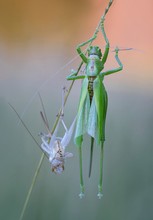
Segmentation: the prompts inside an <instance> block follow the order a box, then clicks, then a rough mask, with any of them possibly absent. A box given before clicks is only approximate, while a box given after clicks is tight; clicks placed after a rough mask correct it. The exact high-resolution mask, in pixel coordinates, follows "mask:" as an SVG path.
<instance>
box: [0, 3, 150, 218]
mask: <svg viewBox="0 0 153 220" xmlns="http://www.w3.org/2000/svg"><path fill="white" fill-rule="evenodd" d="M107 3H108V1H106V0H103V1H102V0H95V1H91V0H88V1H87V0H77V1H70V0H65V1H51V0H50V1H49V0H45V1H42V0H39V1H38V0H37V1H35V0H32V1H29V0H27V1H24V2H23V1H19V0H12V1H11V0H5V1H4V0H3V1H2V0H1V1H0V142H1V144H0V173H1V178H0V219H2V220H3V219H5V220H17V219H19V215H20V213H21V210H22V207H23V204H24V201H25V198H26V195H27V192H28V189H29V186H30V184H31V181H32V177H33V175H34V172H35V170H36V167H37V165H38V162H39V160H40V157H41V154H42V152H41V151H40V149H39V148H38V146H36V144H35V143H34V142H33V140H32V139H31V137H30V136H29V134H28V133H27V131H26V130H25V129H24V127H23V126H22V124H19V125H18V119H17V117H16V115H15V114H14V112H13V111H12V110H11V108H10V107H9V105H8V102H9V103H11V104H12V105H13V106H14V107H15V108H16V109H17V111H18V113H19V114H20V115H22V113H23V112H25V114H24V116H23V120H24V122H25V123H26V124H27V126H28V128H29V129H30V131H31V132H32V134H33V135H34V137H35V138H36V139H37V141H38V142H39V143H40V138H39V136H38V133H39V132H40V131H45V127H44V125H43V123H42V120H41V118H40V114H39V112H40V110H41V109H42V107H41V104H40V101H39V98H38V96H37V95H35V94H36V92H37V91H39V92H40V94H41V96H42V98H43V101H44V104H45V108H46V113H47V115H48V119H49V122H50V126H51V127H52V125H53V123H54V121H55V119H56V114H57V112H58V109H59V108H60V106H61V88H62V86H63V85H65V86H67V87H68V86H69V85H70V82H67V81H66V79H65V78H66V76H67V75H68V74H70V70H71V68H74V69H76V68H77V66H78V64H79V63H80V59H79V58H77V59H75V60H74V62H71V64H69V65H66V64H67V63H68V62H69V61H71V60H72V59H74V58H75V57H76V55H77V53H76V51H75V47H76V45H77V44H79V43H81V42H83V41H85V40H87V39H88V38H90V37H91V36H92V34H93V32H94V31H95V28H96V26H97V24H98V22H99V19H100V17H101V15H102V13H103V11H104V8H105V7H106V5H107ZM152 8H153V2H152V1H151V0H150V1H149V0H147V1H145V2H144V1H138V0H135V1H133V0H124V1H122V0H115V1H114V4H113V5H112V8H111V9H110V12H109V14H108V15H107V18H106V21H105V29H106V32H107V35H108V38H109V40H110V44H111V46H112V47H115V46H116V45H118V46H119V47H133V48H134V50H132V51H126V52H125V51H124V52H120V54H119V56H120V59H121V61H122V62H123V65H124V69H123V71H122V72H120V73H117V74H114V75H111V76H108V77H107V78H105V81H104V83H105V86H106V89H107V91H108V96H109V107H108V114H107V124H106V143H105V152H104V179H103V180H104V181H103V193H104V196H103V198H102V199H101V200H98V199H97V197H96V195H97V185H98V178H99V148H98V147H96V146H95V148H94V158H93V159H94V161H93V169H92V176H91V178H90V179H88V165H89V137H88V136H85V142H84V145H83V146H84V149H83V165H84V177H85V190H86V196H85V198H84V199H83V200H80V199H79V198H78V194H79V164H78V154H77V153H78V152H77V149H76V147H75V146H74V144H73V141H72V142H71V144H70V146H69V147H68V151H70V152H73V154H74V158H72V159H69V160H68V161H67V163H66V167H65V172H64V173H63V174H62V175H60V176H59V175H55V174H53V173H51V170H50V165H49V162H48V161H47V159H45V160H44V162H43V164H42V167H41V170H40V173H39V175H38V178H37V181H36V185H35V187H34V189H33V192H32V195H31V198H30V201H29V204H28V206H27V209H26V212H25V216H24V219H29V220H36V219H37V220H48V219H55V220H60V219H67V220H70V219H73V220H75V219H76V220H77V219H80V220H83V219H89V220H93V219H97V220H98V219H105V220H112V219H113V220H123V219H124V220H144V219H147V220H152V219H153V65H152V57H153V41H152V39H153V29H152V25H153V24H152V23H153V22H152V21H153V17H152ZM95 44H97V45H99V46H100V47H101V48H102V50H103V47H104V45H105V44H104V41H103V39H102V35H101V34H99V36H98V39H97V40H96V41H95ZM116 66H117V64H116V62H115V60H114V53H110V56H109V59H108V62H107V63H106V69H110V68H112V67H116ZM80 88H81V81H79V80H78V81H77V82H75V85H74V87H73V89H72V91H71V94H70V96H69V99H68V102H67V105H66V107H65V121H66V124H67V125H68V126H69V125H70V124H71V122H72V120H73V118H74V116H75V114H76V112H77V106H78V102H79V94H80ZM60 134H61V135H62V130H60Z"/></svg>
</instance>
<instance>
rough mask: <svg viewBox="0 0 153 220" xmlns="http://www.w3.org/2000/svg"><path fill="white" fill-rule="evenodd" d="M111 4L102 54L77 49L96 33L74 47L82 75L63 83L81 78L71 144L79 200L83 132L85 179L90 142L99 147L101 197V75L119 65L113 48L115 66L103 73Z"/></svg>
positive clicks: (103, 94)
mask: <svg viewBox="0 0 153 220" xmlns="http://www.w3.org/2000/svg"><path fill="white" fill-rule="evenodd" d="M112 2H113V1H110V2H109V4H108V7H107V8H106V9H105V13H104V15H103V16H102V18H101V25H100V28H101V32H102V35H103V37H104V40H105V42H106V46H105V51H104V54H103V55H102V52H101V49H100V48H99V47H98V46H90V47H89V49H88V56H86V54H85V53H83V52H82V50H81V47H82V46H85V45H87V44H89V43H91V42H93V40H95V38H96V36H97V35H96V34H95V35H94V36H93V37H92V38H90V39H89V40H88V41H86V42H83V43H81V44H79V45H78V46H77V48H76V50H77V52H78V54H79V55H80V57H81V59H82V61H83V62H84V64H85V65H86V67H85V74H82V75H76V72H75V71H72V73H71V74H70V75H69V76H67V80H78V79H83V82H82V87H81V94H80V102H79V106H78V113H77V122H76V131H75V137H74V142H75V144H76V145H77V146H78V149H79V160H80V191H81V192H80V194H79V196H80V198H82V197H83V196H84V181H83V172H82V142H83V135H84V134H85V133H87V134H89V135H90V136H91V149H90V167H89V176H90V174H91V166H92V154H93V146H94V140H95V142H96V144H97V145H100V148H101V151H100V174H99V185H98V194H97V196H98V198H101V197H102V174H103V172H102V169H103V148H104V141H105V121H106V113H107V103H108V101H107V100H108V99H107V92H106V89H105V87H104V84H103V79H104V77H105V76H107V75H109V74H112V73H115V72H118V71H121V70H122V68H123V65H122V63H121V61H120V59H119V57H118V51H119V48H118V47H116V49H115V59H116V61H117V63H118V65H119V67H117V68H115V69H112V70H108V71H103V69H104V64H105V62H106V61H107V57H108V54H109V47H110V46H109V40H108V38H107V36H106V33H105V29H104V20H105V15H106V13H107V12H108V9H109V8H110V6H111V4H112Z"/></svg>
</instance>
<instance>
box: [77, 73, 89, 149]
mask: <svg viewBox="0 0 153 220" xmlns="http://www.w3.org/2000/svg"><path fill="white" fill-rule="evenodd" d="M89 109H90V99H89V94H88V78H87V77H86V78H85V79H84V80H83V83H82V89H81V95H80V104H79V108H78V115H77V125H76V131H75V144H76V145H77V146H81V144H82V141H83V134H84V133H85V132H86V131H87V122H88V114H89Z"/></svg>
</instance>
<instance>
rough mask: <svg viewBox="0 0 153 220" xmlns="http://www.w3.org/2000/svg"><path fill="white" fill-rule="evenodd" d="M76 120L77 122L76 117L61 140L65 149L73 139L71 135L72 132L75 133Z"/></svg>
mask: <svg viewBox="0 0 153 220" xmlns="http://www.w3.org/2000/svg"><path fill="white" fill-rule="evenodd" d="M75 122H76V117H75V119H74V121H73V122H72V124H71V126H70V128H69V130H67V131H66V132H65V134H64V137H63V138H62V140H61V145H62V147H63V148H64V149H65V147H66V146H68V144H69V142H70V140H71V137H72V134H73V130H74V125H75Z"/></svg>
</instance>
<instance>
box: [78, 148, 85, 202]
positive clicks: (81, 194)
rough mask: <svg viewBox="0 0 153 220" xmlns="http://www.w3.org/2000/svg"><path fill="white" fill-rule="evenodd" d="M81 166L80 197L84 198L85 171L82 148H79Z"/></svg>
mask: <svg viewBox="0 0 153 220" xmlns="http://www.w3.org/2000/svg"><path fill="white" fill-rule="evenodd" d="M79 164H80V194H79V197H80V199H82V198H83V197H84V183H83V171H82V146H80V147H79Z"/></svg>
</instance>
